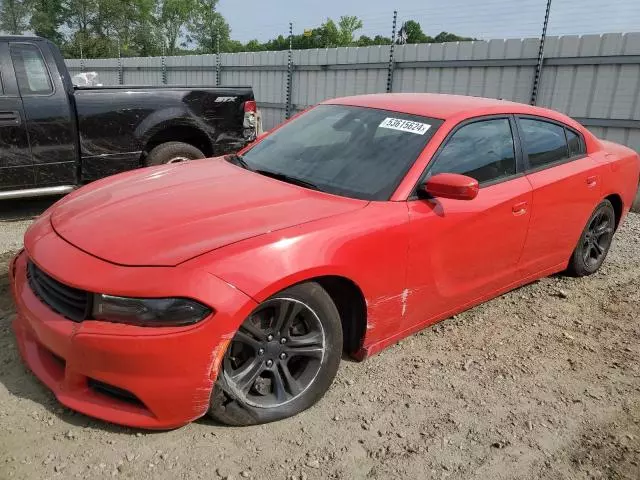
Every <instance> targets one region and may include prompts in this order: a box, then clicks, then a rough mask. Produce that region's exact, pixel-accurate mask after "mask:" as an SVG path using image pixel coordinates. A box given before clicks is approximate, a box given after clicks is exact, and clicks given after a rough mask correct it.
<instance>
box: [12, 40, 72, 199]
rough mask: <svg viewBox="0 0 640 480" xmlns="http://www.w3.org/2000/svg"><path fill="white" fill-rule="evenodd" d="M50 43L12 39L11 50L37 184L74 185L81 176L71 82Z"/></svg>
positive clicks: (46, 185) (44, 185) (43, 185)
mask: <svg viewBox="0 0 640 480" xmlns="http://www.w3.org/2000/svg"><path fill="white" fill-rule="evenodd" d="M49 48H52V47H50V46H49V45H48V44H44V43H43V44H42V49H41V48H40V46H39V45H38V44H37V43H36V42H33V43H27V42H10V43H9V50H10V53H11V61H12V64H13V69H14V70H15V76H16V81H17V83H18V89H19V91H20V96H21V97H22V103H23V105H24V112H25V116H26V119H27V131H28V134H29V143H30V145H31V154H32V156H33V164H34V171H35V183H36V185H37V186H42V187H49V186H56V185H74V184H75V183H76V176H77V168H78V163H77V158H78V153H77V143H76V138H77V134H76V127H75V112H74V111H73V110H72V108H71V101H70V98H69V92H68V91H67V89H68V88H71V87H70V86H68V85H65V84H64V82H63V80H62V76H61V75H60V73H59V72H58V70H57V68H58V67H57V66H56V63H55V58H54V57H53V55H52V53H51V51H50V50H49Z"/></svg>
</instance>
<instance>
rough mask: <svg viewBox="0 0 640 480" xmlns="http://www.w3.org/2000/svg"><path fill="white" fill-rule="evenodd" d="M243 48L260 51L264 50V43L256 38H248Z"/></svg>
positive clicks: (248, 50)
mask: <svg viewBox="0 0 640 480" xmlns="http://www.w3.org/2000/svg"><path fill="white" fill-rule="evenodd" d="M245 50H246V51H247V52H262V51H263V50H264V45H263V44H262V43H260V42H259V41H258V40H249V41H248V42H247V44H246V45H245Z"/></svg>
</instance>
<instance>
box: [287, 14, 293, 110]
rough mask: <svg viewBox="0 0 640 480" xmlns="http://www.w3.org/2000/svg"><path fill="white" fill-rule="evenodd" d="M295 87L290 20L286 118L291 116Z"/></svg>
mask: <svg viewBox="0 0 640 480" xmlns="http://www.w3.org/2000/svg"><path fill="white" fill-rule="evenodd" d="M292 88H293V23H291V22H289V60H288V62H287V101H286V106H285V118H286V119H287V120H289V119H290V118H291V113H292V112H291V94H292V93H293V92H292V91H291V89H292Z"/></svg>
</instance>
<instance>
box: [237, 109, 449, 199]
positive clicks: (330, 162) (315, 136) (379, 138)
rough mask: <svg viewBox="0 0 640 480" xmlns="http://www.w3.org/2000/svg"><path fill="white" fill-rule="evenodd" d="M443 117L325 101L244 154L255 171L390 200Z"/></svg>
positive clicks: (328, 189)
mask: <svg viewBox="0 0 640 480" xmlns="http://www.w3.org/2000/svg"><path fill="white" fill-rule="evenodd" d="M441 124H442V120H436V119H433V118H427V117H420V116H416V115H407V114H404V113H397V112H391V111H387V110H378V109H373V108H362V107H351V106H344V105H320V106H318V107H315V108H313V109H312V110H310V111H309V112H307V113H305V114H304V115H301V116H300V117H298V118H296V119H294V120H293V121H292V122H290V123H288V124H287V125H285V126H283V127H282V128H281V129H279V130H277V131H275V132H274V133H273V134H271V135H269V136H268V137H267V138H265V139H264V140H263V141H262V142H260V143H258V144H257V145H256V146H255V147H253V148H251V149H250V150H249V151H248V152H246V153H245V155H244V156H243V160H244V163H245V166H246V167H247V168H250V169H251V170H254V171H258V172H260V173H263V174H265V175H270V176H273V177H275V178H279V179H281V180H284V181H290V182H291V183H295V184H298V185H302V186H306V187H309V188H316V189H318V190H321V191H323V192H328V193H332V194H335V195H342V196H346V197H352V198H359V199H364V200H388V199H389V197H390V196H391V194H392V193H393V192H394V191H395V189H396V188H397V187H398V184H399V183H400V181H401V180H402V178H403V177H404V176H405V174H406V173H407V171H408V170H409V168H410V167H411V165H413V163H414V162H415V160H416V158H417V157H418V155H419V154H420V152H421V151H422V150H423V149H424V147H425V145H426V144H427V142H428V141H429V139H430V138H431V137H432V136H433V133H434V132H435V130H436V129H437V128H438V127H439V126H440V125H441Z"/></svg>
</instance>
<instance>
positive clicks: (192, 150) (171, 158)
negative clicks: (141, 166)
mask: <svg viewBox="0 0 640 480" xmlns="http://www.w3.org/2000/svg"><path fill="white" fill-rule="evenodd" d="M199 158H204V153H202V152H201V151H200V150H199V149H197V148H196V147H194V146H193V145H189V144H188V143H183V142H166V143H161V144H160V145H158V146H157V147H155V148H154V149H153V150H151V151H150V152H149V155H147V158H146V159H145V165H147V166H149V167H150V166H153V165H164V164H166V163H177V162H188V161H189V160H196V159H199Z"/></svg>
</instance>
